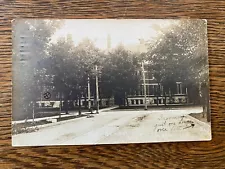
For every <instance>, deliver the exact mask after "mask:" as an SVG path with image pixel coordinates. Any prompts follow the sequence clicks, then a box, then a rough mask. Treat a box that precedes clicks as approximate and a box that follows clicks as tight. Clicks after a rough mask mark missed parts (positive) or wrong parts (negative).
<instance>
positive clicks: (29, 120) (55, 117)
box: [12, 106, 118, 124]
mask: <svg viewBox="0 0 225 169" xmlns="http://www.w3.org/2000/svg"><path fill="white" fill-rule="evenodd" d="M116 108H118V106H113V107H107V108H104V109H100V110H99V113H100V112H104V111H109V110H112V109H116ZM93 113H96V110H94V111H93ZM82 114H83V115H88V114H90V112H89V111H84V112H82ZM74 115H78V112H70V113H69V114H65V113H61V115H60V117H71V116H74ZM57 118H59V115H57V116H50V117H41V118H36V119H34V121H35V122H37V121H42V120H51V119H57ZM25 121H26V122H33V119H28V120H18V121H12V124H20V123H25Z"/></svg>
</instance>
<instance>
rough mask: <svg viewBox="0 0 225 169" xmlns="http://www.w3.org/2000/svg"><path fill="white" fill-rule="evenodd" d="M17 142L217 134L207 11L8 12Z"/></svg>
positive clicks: (156, 139)
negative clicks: (131, 14) (13, 15)
mask: <svg viewBox="0 0 225 169" xmlns="http://www.w3.org/2000/svg"><path fill="white" fill-rule="evenodd" d="M12 43H13V45H12V51H13V54H12V62H13V64H12V72H13V75H12V76H13V79H12V83H13V89H12V146H49V145H96V144H129V143H155V142H183V141H209V140H211V137H212V135H211V117H210V116H211V111H210V95H209V64H208V37H207V20H204V19H16V20H13V21H12Z"/></svg>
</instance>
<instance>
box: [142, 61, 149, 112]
mask: <svg viewBox="0 0 225 169" xmlns="http://www.w3.org/2000/svg"><path fill="white" fill-rule="evenodd" d="M141 67H142V76H143V84H144V86H143V87H144V97H145V110H147V109H148V107H147V96H146V83H145V68H144V62H143V61H142V63H141Z"/></svg>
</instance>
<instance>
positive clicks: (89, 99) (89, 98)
mask: <svg viewBox="0 0 225 169" xmlns="http://www.w3.org/2000/svg"><path fill="white" fill-rule="evenodd" d="M88 110H89V111H91V89H90V77H89V75H88Z"/></svg>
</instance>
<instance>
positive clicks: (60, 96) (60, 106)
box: [59, 91, 62, 118]
mask: <svg viewBox="0 0 225 169" xmlns="http://www.w3.org/2000/svg"><path fill="white" fill-rule="evenodd" d="M59 99H60V101H59V102H60V103H59V118H60V117H61V111H62V92H61V91H60V92H59Z"/></svg>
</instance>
